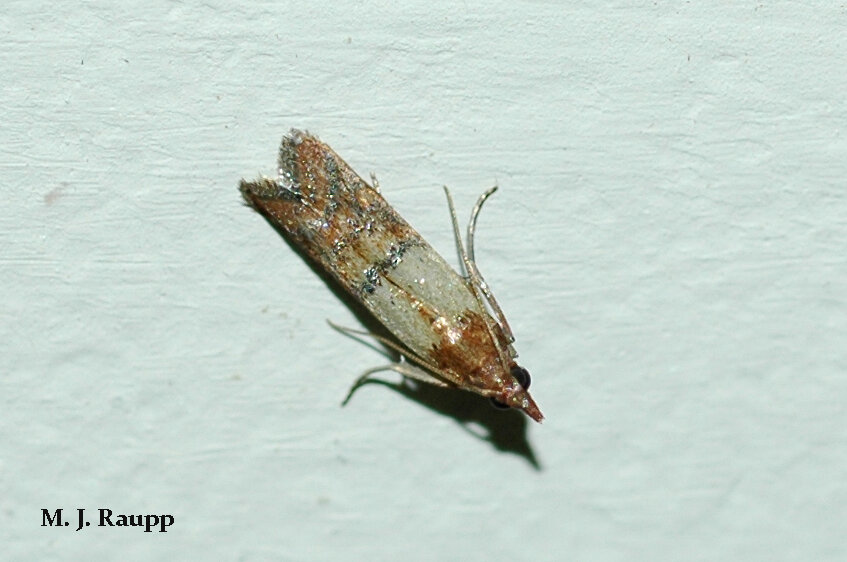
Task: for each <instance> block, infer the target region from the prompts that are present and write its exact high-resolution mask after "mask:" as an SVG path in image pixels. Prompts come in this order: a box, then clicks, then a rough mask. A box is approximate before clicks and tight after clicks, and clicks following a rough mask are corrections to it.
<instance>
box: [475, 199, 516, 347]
mask: <svg viewBox="0 0 847 562" xmlns="http://www.w3.org/2000/svg"><path fill="white" fill-rule="evenodd" d="M495 191H497V186H496V185H495V186H494V187H492V188H491V189H489V190H488V191H486V192H485V193H483V194H482V195H480V196H479V199H478V200H477V202H476V205H474V208H473V211H471V220H470V221H469V222H468V240H467V244H468V259H469V260H470V263H471V266H472V267H473V269H474V272H475V275H476V278H477V279H478V281H479V290H480V291H482V294H483V295H485V300H486V301H488V304H489V305H491V310H492V311H493V312H494V315H495V316H496V317H497V322H498V323H499V324H500V327H501V328H502V329H503V334H504V335H505V336H506V339H507V340H508V342H509V343H513V342H514V341H515V336H514V335H512V328H511V327H509V322H507V321H506V315H505V314H503V309H502V308H500V305H499V304H497V299H495V298H494V293H493V292H492V291H491V288H490V287H489V286H488V283H486V282H485V278H484V277H483V276H482V273H480V271H479V268H478V267H477V266H476V259H475V258H474V242H473V239H474V233H475V232H476V219H477V217H478V216H479V211H480V210H481V209H482V205H483V203H485V201H486V200H487V199H488V198H489V197H491V195H492V194H493V193H494V192H495Z"/></svg>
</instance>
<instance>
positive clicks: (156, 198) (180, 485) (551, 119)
mask: <svg viewBox="0 0 847 562" xmlns="http://www.w3.org/2000/svg"><path fill="white" fill-rule="evenodd" d="M139 4H140V3H139ZM244 4H245V5H249V6H251V7H249V8H248V7H243V6H241V7H239V6H237V5H234V4H233V3H228V2H214V1H213V2H207V3H203V4H202V5H193V4H184V3H171V2H164V3H163V2H157V3H153V4H152V5H149V6H146V7H141V6H135V7H131V6H130V5H129V4H127V3H117V2H115V3H88V4H86V5H82V6H80V5H71V4H63V3H44V4H41V5H38V4H34V3H31V2H16V3H7V5H6V6H5V7H4V15H3V16H2V18H0V30H1V31H2V37H3V53H2V55H0V76H3V79H2V83H0V113H2V127H0V147H1V148H0V196H2V200H3V201H4V208H5V212H3V213H0V247H2V250H0V286H2V287H3V290H2V291H0V355H2V357H3V359H2V365H3V367H2V373H0V443H2V446H0V490H2V494H0V495H2V500H0V543H2V544H3V545H4V547H3V548H4V550H5V552H6V556H8V559H10V560H13V559H14V560H24V559H30V560H34V559H81V558H82V557H84V556H85V557H91V556H92V555H96V556H98V557H99V558H100V559H116V558H118V557H120V558H121V559H126V560H150V559H163V558H165V557H168V556H174V555H177V554H179V555H180V558H185V557H186V556H188V557H190V558H195V559H200V558H201V557H205V558H209V559H221V560H235V559H239V560H365V559H367V560H448V559H454V560H457V559H462V560H486V561H488V560H534V561H544V560H565V559H573V560H633V559H649V560H753V559H755V560H843V559H844V558H845V557H846V556H847V546H845V544H847V543H845V540H844V532H845V521H847V507H845V506H847V501H845V500H847V481H845V478H844V467H845V463H847V437H845V435H847V433H845V427H847V410H846V409H845V400H847V379H846V378H845V370H847V351H845V347H846V346H845V331H847V185H845V184H847V136H845V135H847V102H845V91H847V71H845V70H846V69H847V66H845V51H846V50H847V34H845V25H847V10H845V8H844V6H843V5H838V6H836V4H838V3H823V2H821V3H817V4H819V6H817V7H816V6H815V5H814V4H815V3H811V4H804V3H797V2H794V3H765V4H755V3H733V5H732V6H730V5H729V4H730V3H724V4H726V5H724V6H722V7H721V6H716V5H712V3H694V4H695V5H691V4H681V3H679V2H654V3H648V4H647V5H645V6H642V7H631V3H629V2H618V3H612V2H609V3H605V4H601V3H596V2H589V3H584V4H578V3H571V4H570V5H568V6H564V7H563V6H562V5H561V4H562V3H558V2H549V3H544V2H519V1H518V2H515V1H501V2H499V3H493V2H492V3H486V4H485V6H483V3H473V2H471V3H454V2H433V1H428V2H404V3H403V4H404V5H403V7H402V8H397V7H394V8H391V7H387V6H385V5H382V4H376V3H370V2H364V3H351V4H356V5H355V6H347V7H344V6H342V5H340V4H337V3H309V2H292V3H290V4H289V5H286V4H285V3H279V2H267V3H244ZM386 4H388V3H386ZM696 4H708V7H701V6H698V5H696ZM290 127H300V128H307V129H309V130H311V131H313V132H315V133H317V134H319V135H320V136H321V138H322V139H323V140H325V141H326V142H328V143H329V144H331V145H332V146H333V147H334V148H335V149H336V150H337V151H338V152H339V153H340V154H341V155H342V156H343V157H345V158H346V159H347V160H348V161H349V162H350V163H351V164H352V165H353V166H354V167H355V168H356V169H357V170H359V171H360V172H361V173H362V175H363V176H365V177H367V174H368V173H369V172H370V171H375V172H376V173H377V176H378V178H379V179H380V183H381V185H382V190H383V193H384V194H385V195H386V197H387V198H388V200H389V201H390V202H392V203H393V204H394V205H395V206H396V208H397V209H399V210H400V212H401V213H402V214H403V215H404V216H405V217H406V218H407V219H408V220H409V221H410V222H411V223H412V224H413V225H415V226H416V227H417V228H418V230H420V231H421V232H422V233H423V234H424V235H425V236H426V237H427V238H428V239H429V240H430V242H432V243H433V245H435V246H436V247H437V248H439V249H440V250H441V252H442V253H443V254H444V255H445V256H447V257H448V259H450V260H455V252H454V250H453V243H452V238H451V234H450V230H449V221H448V215H447V211H446V207H445V203H444V200H443V194H442V192H441V185H442V184H447V185H449V186H451V187H452V189H453V192H454V195H455V197H456V200H457V204H458V206H459V209H460V214H461V215H462V217H463V218H462V220H463V221H464V220H465V219H464V217H466V216H467V214H468V212H469V210H470V207H471V206H472V204H473V202H474V201H475V199H476V197H477V195H478V194H479V193H480V192H481V191H482V190H484V189H485V188H487V187H489V186H491V185H493V184H494V183H495V182H497V183H498V184H499V185H500V187H501V191H500V192H499V193H498V194H497V195H496V196H495V197H494V198H493V199H492V200H491V201H490V203H489V205H488V207H487V208H486V209H485V211H484V213H483V215H482V218H481V221H480V226H479V232H478V252H477V257H478V260H479V264H480V268H481V269H482V271H483V273H485V274H486V277H487V278H488V281H489V282H490V283H491V284H492V286H493V287H494V289H495V291H496V294H497V296H498V298H499V300H500V304H501V305H502V306H503V308H504V309H505V310H506V312H507V314H508V317H509V319H510V322H511V323H512V326H513V328H514V331H515V333H516V335H517V338H518V342H517V346H518V350H519V351H520V353H521V359H522V362H523V364H524V365H525V366H526V367H527V368H528V369H529V370H530V371H531V372H532V374H533V391H534V392H533V394H534V396H535V398H536V400H537V401H538V403H539V404H540V405H541V407H542V409H543V411H544V413H545V415H546V416H547V420H546V421H545V422H544V424H543V425H541V426H537V425H535V424H533V423H532V422H527V421H526V420H524V419H523V418H521V417H518V416H511V415H509V414H504V413H501V412H498V411H495V410H493V409H492V408H490V407H489V406H488V404H487V403H486V402H485V401H483V400H477V399H475V398H474V397H472V396H470V395H464V394H460V393H457V394H451V393H443V392H440V391H434V390H429V389H424V390H421V391H420V392H414V391H408V392H406V393H405V394H404V393H397V392H393V391H392V390H391V389H390V388H388V387H385V386H380V385H369V386H366V387H364V388H362V389H361V390H360V391H359V392H358V393H357V394H356V395H355V396H354V397H353V399H352V401H351V402H350V404H349V405H348V406H347V407H345V408H341V407H339V403H340V401H341V400H342V399H343V397H344V396H345V394H346V392H347V390H348V388H349V385H350V384H351V383H352V381H353V380H354V378H355V377H356V376H357V375H358V374H359V373H360V372H361V371H363V370H364V369H366V368H367V367H370V366H374V365H377V364H380V363H381V362H384V359H383V358H382V357H381V356H380V355H379V354H378V353H376V352H375V351H374V350H372V349H369V348H368V347H366V346H364V345H361V344H360V343H357V342H355V341H353V340H351V339H349V338H345V337H343V336H341V335H339V334H337V333H335V332H333V331H332V330H331V329H330V328H329V327H328V326H327V324H326V322H325V320H326V319H332V320H334V321H337V322H338V323H341V324H344V325H348V326H357V325H359V323H358V320H357V319H356V317H355V316H353V314H352V313H351V312H350V310H349V309H348V308H347V307H346V306H345V305H344V303H343V302H341V301H340V300H339V299H338V298H337V297H336V296H335V295H334V294H333V292H332V291H331V290H330V289H329V288H328V287H327V286H326V284H325V283H323V282H322V281H321V280H320V279H319V278H317V277H316V276H315V275H314V273H313V272H312V271H311V270H310V269H309V267H307V266H306V265H305V264H304V263H303V261H302V260H301V259H300V258H299V257H298V256H297V255H296V254H294V253H293V252H292V251H291V250H290V249H289V247H288V246H287V245H286V244H285V243H284V242H283V241H282V240H281V238H280V237H279V236H278V235H277V234H276V233H275V232H274V231H273V230H272V229H271V228H270V227H269V226H268V225H267V224H266V223H265V222H264V221H263V220H262V219H261V218H260V217H259V216H258V215H256V214H255V213H253V212H252V211H250V210H249V209H248V208H246V207H245V206H243V205H242V203H241V201H240V198H239V195H238V192H237V183H238V180H239V179H240V178H241V177H253V176H255V175H256V174H258V173H260V172H262V173H271V172H272V170H273V168H274V164H275V158H276V150H277V144H278V142H279V139H280V137H281V136H282V134H283V133H284V132H285V131H286V130H287V129H288V128H290ZM454 263H455V261H454ZM387 378H388V380H396V378H395V377H392V376H391V375H388V376H387ZM479 435H482V436H486V435H490V437H491V439H485V438H480V437H479ZM42 508H49V509H51V510H54V509H56V508H64V509H65V510H66V511H68V512H69V513H68V514H67V515H66V516H70V518H71V519H72V520H73V523H72V524H71V526H70V527H67V528H64V529H55V528H46V527H42V526H41V521H42V514H41V509H42ZM77 508H86V509H87V510H88V511H89V512H93V511H95V510H96V509H98V508H110V509H113V510H114V511H115V512H116V513H132V514H148V513H150V514H160V513H167V514H171V515H173V516H174V517H175V523H174V525H173V526H172V527H170V529H169V532H168V533H167V534H159V533H152V534H145V533H143V532H142V531H140V530H138V529H137V528H131V529H123V528H121V529H119V528H101V527H97V526H96V525H92V527H90V528H86V529H83V530H82V531H79V532H75V531H74V529H75V527H76V523H75V511H74V510H75V509H77ZM91 517H92V520H94V521H95V522H96V519H95V516H94V514H93V513H92V515H91ZM189 555H190V556H189Z"/></svg>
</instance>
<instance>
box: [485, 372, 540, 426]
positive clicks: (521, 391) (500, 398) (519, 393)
mask: <svg viewBox="0 0 847 562" xmlns="http://www.w3.org/2000/svg"><path fill="white" fill-rule="evenodd" d="M509 374H510V375H511V376H512V379H513V380H514V384H511V385H506V387H505V388H504V390H503V391H502V392H501V393H500V394H499V395H497V396H492V397H491V403H492V404H493V405H494V407H496V408H500V409H504V410H505V409H509V408H516V409H518V410H523V411H524V412H526V414H527V415H528V416H529V417H531V418H532V419H534V420H535V421H537V422H540V421H541V420H542V419H544V416H542V415H541V412H540V411H539V409H538V406H536V404H535V401H534V400H533V399H532V397H531V396H530V395H529V392H528V391H529V385H530V383H531V382H532V378H531V377H530V376H529V371H527V370H526V369H524V368H523V367H521V366H519V365H512V368H511V370H510V373H509Z"/></svg>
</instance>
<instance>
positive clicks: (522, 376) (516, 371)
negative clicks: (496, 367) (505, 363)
mask: <svg viewBox="0 0 847 562" xmlns="http://www.w3.org/2000/svg"><path fill="white" fill-rule="evenodd" d="M512 376H513V377H515V379H516V380H517V381H518V382H519V383H520V385H521V386H522V387H523V389H524V390H529V383H531V382H532V379H531V378H530V377H529V371H527V370H526V369H524V368H523V367H518V366H517V365H515V366H514V367H512Z"/></svg>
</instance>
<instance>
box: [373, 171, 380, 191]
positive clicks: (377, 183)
mask: <svg viewBox="0 0 847 562" xmlns="http://www.w3.org/2000/svg"><path fill="white" fill-rule="evenodd" d="M371 187H372V188H374V191H376V192H377V193H379V181H377V179H376V174H375V173H373V172H371Z"/></svg>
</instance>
